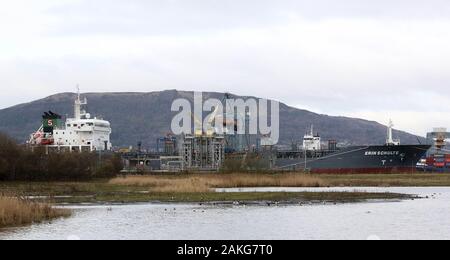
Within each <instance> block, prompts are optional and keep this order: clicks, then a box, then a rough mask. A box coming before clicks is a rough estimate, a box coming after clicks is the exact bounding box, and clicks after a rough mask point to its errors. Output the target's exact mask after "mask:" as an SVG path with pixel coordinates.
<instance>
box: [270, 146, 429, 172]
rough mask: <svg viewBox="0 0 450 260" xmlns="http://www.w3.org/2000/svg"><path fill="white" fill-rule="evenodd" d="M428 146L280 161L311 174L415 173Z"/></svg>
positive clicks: (350, 150) (358, 149) (353, 150)
mask: <svg viewBox="0 0 450 260" xmlns="http://www.w3.org/2000/svg"><path fill="white" fill-rule="evenodd" d="M430 147H431V146H429V145H398V146H356V147H349V148H346V149H343V150H340V151H337V152H335V153H331V154H327V155H325V156H322V157H317V158H307V159H301V158H298V159H278V160H277V162H276V164H277V167H278V168H279V169H283V170H296V171H298V170H306V171H308V172H312V173H361V174H362V173H401V172H403V173H405V172H415V171H416V165H417V163H418V162H419V160H420V159H421V158H422V157H423V156H425V154H426V152H427V151H428V149H430Z"/></svg>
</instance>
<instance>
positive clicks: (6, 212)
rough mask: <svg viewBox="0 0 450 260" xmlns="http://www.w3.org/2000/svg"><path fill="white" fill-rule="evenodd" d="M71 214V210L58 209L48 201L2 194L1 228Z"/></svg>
mask: <svg viewBox="0 0 450 260" xmlns="http://www.w3.org/2000/svg"><path fill="white" fill-rule="evenodd" d="M70 214H71V212H70V210H67V209H56V208H53V207H52V206H51V205H50V204H48V203H37V202H32V201H30V200H27V199H23V198H18V197H11V196H5V195H0V228H4V227H10V226H22V225H26V224H32V223H39V222H42V221H46V220H52V219H55V218H60V217H68V216H70Z"/></svg>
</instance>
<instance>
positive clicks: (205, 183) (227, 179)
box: [109, 174, 327, 193]
mask: <svg viewBox="0 0 450 260" xmlns="http://www.w3.org/2000/svg"><path fill="white" fill-rule="evenodd" d="M109 183H110V184H113V185H123V186H138V187H148V188H150V190H151V191H152V192H180V193H181V192H209V191H212V189H214V188H243V187H324V186H327V184H326V183H325V182H324V181H323V180H322V179H320V178H319V177H313V176H308V175H305V174H279V175H267V174H264V175H263V174H222V175H221V174H216V175H213V174H204V175H202V174H196V175H180V176H127V177H118V178H114V179H112V180H110V181H109Z"/></svg>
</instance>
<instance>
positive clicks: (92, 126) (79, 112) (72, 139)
mask: <svg viewBox="0 0 450 260" xmlns="http://www.w3.org/2000/svg"><path fill="white" fill-rule="evenodd" d="M85 105H87V100H86V98H85V99H84V100H83V101H82V100H81V96H80V93H78V96H77V99H76V100H75V105H74V117H73V118H68V119H67V120H66V122H65V123H64V124H62V123H60V122H59V120H60V119H61V117H60V116H59V115H56V114H54V113H52V112H50V114H49V113H45V115H44V116H43V124H42V126H41V127H40V128H39V130H38V131H37V132H36V133H34V134H32V136H31V139H30V142H29V143H30V144H31V145H44V146H48V147H53V148H57V149H58V150H61V149H65V150H67V149H69V150H70V151H91V152H92V151H107V150H111V148H112V144H111V141H110V135H111V132H112V130H111V124H110V123H109V122H108V121H106V120H103V119H99V118H96V117H94V118H91V115H90V114H89V113H87V112H86V111H85V110H83V109H82V106H85Z"/></svg>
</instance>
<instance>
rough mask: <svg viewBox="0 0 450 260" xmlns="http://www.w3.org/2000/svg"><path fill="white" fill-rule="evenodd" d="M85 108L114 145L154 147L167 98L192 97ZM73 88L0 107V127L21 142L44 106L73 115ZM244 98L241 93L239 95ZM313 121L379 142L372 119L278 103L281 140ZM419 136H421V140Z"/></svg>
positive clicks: (328, 131) (107, 97) (323, 131)
mask: <svg viewBox="0 0 450 260" xmlns="http://www.w3.org/2000/svg"><path fill="white" fill-rule="evenodd" d="M83 96H86V97H87V99H88V107H87V108H88V109H87V110H88V112H90V113H91V114H92V115H95V116H97V117H103V118H105V119H106V120H109V121H110V122H111V124H112V127H113V134H112V136H111V138H112V142H113V145H115V146H129V145H136V143H137V142H138V141H142V142H143V145H144V147H150V146H154V145H155V143H156V140H157V138H159V137H161V136H164V135H165V134H166V133H167V132H169V130H170V123H171V120H172V118H173V116H174V115H175V113H173V112H171V110H170V108H171V104H172V101H173V100H175V99H178V98H188V99H191V100H192V96H193V94H192V92H181V91H176V90H168V91H162V92H151V93H87V94H83ZM75 97H76V95H75V94H74V93H61V94H57V95H53V96H50V97H47V98H44V99H41V100H37V101H33V102H30V103H26V104H21V105H17V106H13V107H10V108H7V109H3V110H0V132H4V133H7V134H9V135H11V136H12V137H14V138H16V139H17V140H18V141H20V142H25V141H26V140H27V139H28V138H29V134H30V133H32V132H33V131H36V130H37V128H38V127H39V126H40V123H41V115H42V113H43V112H44V111H49V110H51V111H53V112H56V113H58V114H60V115H63V116H72V114H73V100H74V99H75ZM204 97H205V98H209V97H213V98H218V99H220V100H221V99H223V97H224V94H223V93H204ZM244 98H245V97H244ZM311 124H314V126H315V129H316V130H317V131H319V132H320V135H321V136H322V138H323V140H328V139H336V140H338V141H339V142H341V143H346V144H349V145H351V144H355V145H356V144H357V145H365V144H382V143H384V142H385V138H386V127H385V126H383V125H381V124H379V123H377V122H373V121H367V120H362V119H356V118H347V117H335V116H328V115H321V114H316V113H313V112H310V111H306V110H301V109H296V108H293V107H289V106H287V105H285V104H281V106H280V126H281V137H280V139H281V140H280V142H281V143H282V144H290V143H291V142H292V141H293V140H296V141H298V140H301V139H302V138H303V135H304V134H305V132H306V130H307V129H308V128H309V127H310V125H311ZM394 135H395V137H396V138H400V139H401V140H402V142H403V143H408V144H415V143H418V137H417V136H415V135H412V134H409V133H406V132H402V131H395V132H394ZM420 140H421V141H424V139H423V138H421V139H420Z"/></svg>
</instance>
